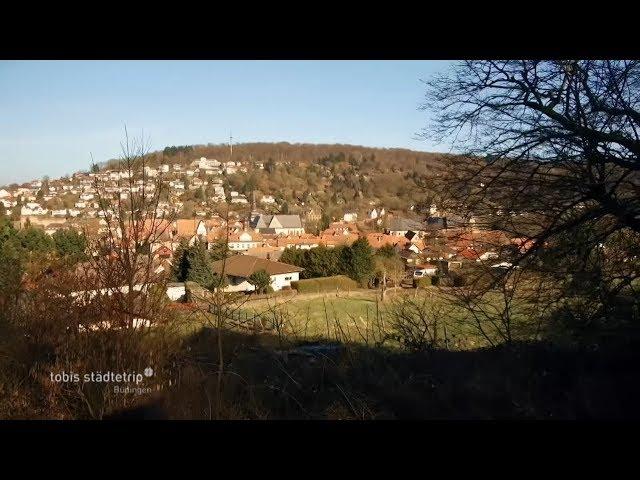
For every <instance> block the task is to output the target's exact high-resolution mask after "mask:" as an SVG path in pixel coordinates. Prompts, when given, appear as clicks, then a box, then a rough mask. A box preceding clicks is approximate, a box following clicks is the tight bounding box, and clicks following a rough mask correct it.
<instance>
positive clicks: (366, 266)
mask: <svg viewBox="0 0 640 480" xmlns="http://www.w3.org/2000/svg"><path fill="white" fill-rule="evenodd" d="M341 257H342V262H343V268H344V269H345V270H346V274H347V275H348V276H349V277H351V278H352V279H354V280H355V281H356V282H358V283H360V285H366V284H367V283H368V282H369V280H370V279H371V277H372V276H373V274H374V272H375V264H374V260H373V249H372V248H371V245H369V242H368V240H367V239H366V238H359V239H358V240H356V241H355V242H353V244H352V245H351V246H350V247H345V248H344V249H343V250H342V255H341Z"/></svg>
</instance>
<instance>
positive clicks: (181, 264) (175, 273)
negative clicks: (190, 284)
mask: <svg viewBox="0 0 640 480" xmlns="http://www.w3.org/2000/svg"><path fill="white" fill-rule="evenodd" d="M188 248H189V246H188V245H187V242H186V240H181V241H180V243H179V244H178V246H177V247H176V250H175V252H173V266H172V268H171V277H172V279H173V280H175V281H177V282H185V281H186V280H187V275H188V274H189V259H188V258H187V250H188Z"/></svg>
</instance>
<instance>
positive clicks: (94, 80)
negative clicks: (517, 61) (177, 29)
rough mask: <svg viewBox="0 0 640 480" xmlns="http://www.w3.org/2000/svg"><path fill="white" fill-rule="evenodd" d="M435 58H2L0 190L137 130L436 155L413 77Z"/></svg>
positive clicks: (426, 71) (51, 172) (169, 136)
mask: <svg viewBox="0 0 640 480" xmlns="http://www.w3.org/2000/svg"><path fill="white" fill-rule="evenodd" d="M449 67H450V62H445V61H386V60H385V61H351V60H348V61H347V60H342V61H139V60H135V61H134V60H129V61H2V62H0V185H3V184H5V185H6V184H9V183H13V182H18V183H20V182H25V181H28V180H32V179H39V178H42V177H43V176H45V175H47V176H49V177H51V178H57V177H60V176H63V175H65V174H72V173H74V172H76V171H80V170H86V169H87V168H88V167H89V165H90V162H91V156H93V158H94V159H95V161H96V162H101V161H104V160H108V159H111V158H116V157H117V156H118V155H119V154H120V152H121V147H120V142H121V141H122V140H123V138H124V128H125V125H126V127H127V130H128V131H129V135H130V136H140V134H141V133H142V132H144V136H145V138H147V139H148V141H149V145H150V147H151V150H162V149H163V148H164V147H166V146H170V145H194V144H207V143H223V142H228V139H229V134H230V132H231V133H232V135H233V141H234V143H244V142H279V141H285V142H291V143H347V144H355V145H366V146H372V147H402V148H410V149H413V150H421V151H447V150H448V149H447V147H446V146H443V145H434V144H431V143H429V142H427V141H425V140H422V139H418V138H417V134H418V133H419V132H420V130H421V129H422V128H423V127H424V126H425V125H426V124H427V117H426V115H427V114H426V113H425V112H422V111H419V109H418V107H419V106H420V104H421V103H422V101H423V98H424V91H425V87H424V84H423V83H422V82H421V80H427V79H429V78H430V77H431V76H432V75H433V74H434V73H436V72H438V71H443V70H446V69H447V68H449Z"/></svg>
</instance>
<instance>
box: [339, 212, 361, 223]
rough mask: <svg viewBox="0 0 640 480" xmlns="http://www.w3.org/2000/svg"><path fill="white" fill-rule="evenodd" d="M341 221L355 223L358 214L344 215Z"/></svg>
mask: <svg viewBox="0 0 640 480" xmlns="http://www.w3.org/2000/svg"><path fill="white" fill-rule="evenodd" d="M342 220H344V221H345V222H355V221H356V220H358V214H357V213H352V212H350V213H345V214H344V215H343V216H342Z"/></svg>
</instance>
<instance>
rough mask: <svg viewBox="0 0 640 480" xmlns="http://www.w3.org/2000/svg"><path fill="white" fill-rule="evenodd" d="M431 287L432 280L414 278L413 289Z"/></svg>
mask: <svg viewBox="0 0 640 480" xmlns="http://www.w3.org/2000/svg"><path fill="white" fill-rule="evenodd" d="M434 278H435V277H434ZM431 285H432V284H431V278H414V279H413V288H427V287H430V286H431Z"/></svg>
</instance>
